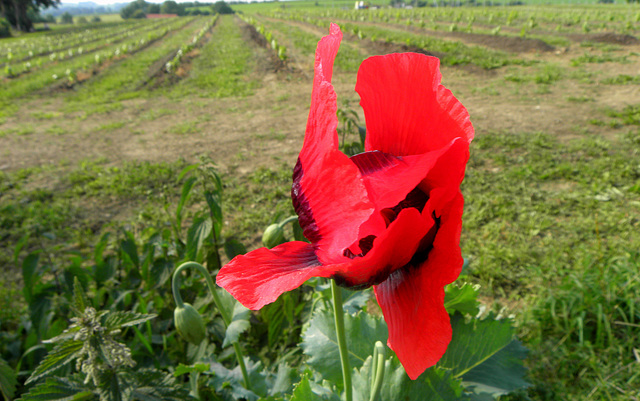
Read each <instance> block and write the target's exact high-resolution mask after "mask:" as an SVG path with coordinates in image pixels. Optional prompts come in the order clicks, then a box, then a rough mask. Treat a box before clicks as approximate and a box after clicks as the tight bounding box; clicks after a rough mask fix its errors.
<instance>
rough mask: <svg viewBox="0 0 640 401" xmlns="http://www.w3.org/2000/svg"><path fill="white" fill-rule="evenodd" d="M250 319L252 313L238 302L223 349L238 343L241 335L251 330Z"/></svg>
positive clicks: (226, 333) (225, 336)
mask: <svg viewBox="0 0 640 401" xmlns="http://www.w3.org/2000/svg"><path fill="white" fill-rule="evenodd" d="M250 317H251V312H250V311H249V309H247V308H245V307H244V306H242V304H241V303H240V302H237V303H236V304H235V306H234V307H233V317H232V318H231V323H230V324H229V326H228V327H227V331H226V332H225V335H224V341H223V342H222V346H223V347H226V346H228V345H231V344H233V343H235V342H238V338H239V337H240V334H242V333H244V332H245V331H247V330H248V329H249V327H251V324H250V323H249V318H250Z"/></svg>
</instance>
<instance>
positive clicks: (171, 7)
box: [160, 0, 185, 15]
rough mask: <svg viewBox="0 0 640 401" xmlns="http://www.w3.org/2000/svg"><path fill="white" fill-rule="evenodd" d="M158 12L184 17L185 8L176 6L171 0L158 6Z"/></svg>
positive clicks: (180, 5)
mask: <svg viewBox="0 0 640 401" xmlns="http://www.w3.org/2000/svg"><path fill="white" fill-rule="evenodd" d="M160 12H161V13H162V14H178V15H185V8H184V5H182V4H178V3H176V2H175V1H173V0H167V1H165V2H164V3H162V5H161V6H160Z"/></svg>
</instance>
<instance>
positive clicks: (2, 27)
mask: <svg viewBox="0 0 640 401" xmlns="http://www.w3.org/2000/svg"><path fill="white" fill-rule="evenodd" d="M9 36H11V26H10V25H9V21H7V20H6V19H4V18H1V17H0V38H8V37H9Z"/></svg>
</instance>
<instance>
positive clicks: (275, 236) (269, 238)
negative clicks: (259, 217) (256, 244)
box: [262, 224, 285, 248]
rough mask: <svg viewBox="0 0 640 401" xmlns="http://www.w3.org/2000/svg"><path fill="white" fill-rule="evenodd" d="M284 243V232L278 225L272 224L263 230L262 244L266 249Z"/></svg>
mask: <svg viewBox="0 0 640 401" xmlns="http://www.w3.org/2000/svg"><path fill="white" fill-rule="evenodd" d="M284 242H285V239H284V230H283V229H282V227H280V224H272V225H270V226H269V227H267V229H266V230H264V233H263V234H262V243H263V244H264V246H266V247H267V248H273V247H274V246H277V245H280V244H282V243H284Z"/></svg>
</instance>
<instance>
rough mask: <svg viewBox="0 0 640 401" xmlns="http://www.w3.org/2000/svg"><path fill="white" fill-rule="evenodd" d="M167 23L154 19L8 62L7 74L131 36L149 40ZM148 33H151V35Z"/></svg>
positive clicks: (33, 68) (10, 75) (20, 71)
mask: <svg viewBox="0 0 640 401" xmlns="http://www.w3.org/2000/svg"><path fill="white" fill-rule="evenodd" d="M165 25H166V23H163V22H162V21H154V22H153V23H151V24H149V23H147V24H142V25H139V26H137V29H127V30H125V31H123V32H120V31H118V32H117V33H116V34H115V35H108V38H106V39H102V40H96V41H93V42H90V43H89V44H87V45H84V46H79V47H77V48H75V47H73V48H66V49H64V50H61V51H59V52H52V53H49V54H48V55H45V56H41V57H35V58H33V59H30V60H29V61H24V62H20V63H14V64H7V65H6V66H5V76H6V77H8V78H15V77H17V76H19V75H22V74H25V73H28V72H32V71H34V70H37V69H40V68H42V67H48V66H49V65H50V64H53V63H56V62H60V61H63V60H69V59H72V58H74V57H79V56H82V55H83V54H89V53H92V52H95V51H97V50H100V49H103V48H108V47H109V46H112V45H114V44H117V43H121V42H124V41H126V40H127V39H129V38H131V37H133V38H140V37H142V38H145V37H146V38H147V40H150V37H154V36H155V35H154V32H155V31H162V30H164V28H165ZM148 34H151V36H149V35H148Z"/></svg>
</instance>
